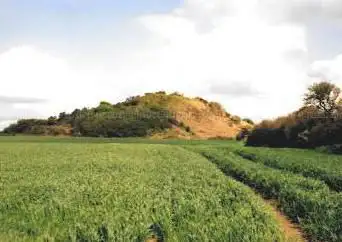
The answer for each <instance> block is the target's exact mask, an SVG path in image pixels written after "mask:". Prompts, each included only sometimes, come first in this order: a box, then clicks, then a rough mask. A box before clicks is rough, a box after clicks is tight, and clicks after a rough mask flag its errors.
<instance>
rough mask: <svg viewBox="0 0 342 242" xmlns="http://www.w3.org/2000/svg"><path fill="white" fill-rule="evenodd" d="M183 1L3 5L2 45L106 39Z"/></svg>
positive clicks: (42, 0)
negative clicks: (125, 25)
mask: <svg viewBox="0 0 342 242" xmlns="http://www.w3.org/2000/svg"><path fill="white" fill-rule="evenodd" d="M178 6H180V0H144V1H137V0H125V1H122V0H112V1H111V0H96V1H95V0H83V1H80V0H58V1H56V0H32V1H26V0H11V1H2V2H1V3H0V39H1V42H2V46H1V47H4V46H10V45H13V44H18V45H19V44H27V43H28V42H30V43H32V44H35V43H41V42H44V41H50V42H63V41H74V40H77V41H78V40H79V39H80V38H92V37H94V36H96V35H102V36H103V37H105V36H106V34H109V33H108V32H115V31H119V30H120V28H122V23H124V22H126V21H127V20H129V19H131V18H133V17H134V16H139V15H142V14H151V13H160V12H166V11H170V10H171V9H173V8H176V7H178Z"/></svg>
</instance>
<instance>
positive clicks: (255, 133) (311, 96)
mask: <svg viewBox="0 0 342 242" xmlns="http://www.w3.org/2000/svg"><path fill="white" fill-rule="evenodd" d="M245 136H247V140H246V145H247V146H268V147H293V148H315V147H320V146H327V147H332V149H336V150H339V149H340V145H339V144H342V101H341V89H340V88H339V87H337V86H336V85H335V84H333V83H331V82H328V81H322V82H318V83H314V84H313V85H311V86H310V87H309V88H308V90H307V92H306V93H305V94H304V96H303V106H302V108H300V109H299V110H297V111H295V112H293V113H291V114H289V115H287V116H283V117H279V118H277V119H275V120H264V121H262V122H261V123H259V124H258V125H256V127H255V128H254V129H253V130H252V131H251V132H250V133H248V134H245Z"/></svg>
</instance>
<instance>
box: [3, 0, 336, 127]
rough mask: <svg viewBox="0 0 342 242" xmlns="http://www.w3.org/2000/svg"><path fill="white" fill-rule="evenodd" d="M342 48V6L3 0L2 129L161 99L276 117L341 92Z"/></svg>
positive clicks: (230, 0) (261, 0) (284, 0)
mask: <svg viewBox="0 0 342 242" xmlns="http://www.w3.org/2000/svg"><path fill="white" fill-rule="evenodd" d="M272 3H273V4H272ZM274 3H276V4H274ZM341 43H342V1H340V0H329V1H327V0H315V1H303V0H292V1H288V0H277V1H276V2H275V1H273V0H243V1H242V0H210V1H209V0H208V1H205V0H111V1H110V0H30V1H28V0H4V1H0V85H1V88H0V109H1V110H2V113H1V114H0V128H1V127H2V126H3V125H4V124H2V123H3V122H5V123H8V122H11V121H13V120H16V119H18V118H26V117H47V116H50V115H55V114H58V113H59V112H62V111H71V110H73V109H74V108H80V107H84V106H87V107H90V106H94V105H97V103H98V102H99V101H101V100H107V101H110V102H117V101H121V100H123V99H125V98H126V97H127V96H130V95H139V94H142V93H144V92H151V91H158V90H165V91H168V92H173V91H179V92H183V93H184V94H186V95H189V96H201V97H203V98H206V99H209V100H212V101H217V102H220V103H222V104H223V105H224V107H226V109H227V111H228V112H230V113H233V114H237V115H240V116H242V117H248V118H252V119H255V120H261V119H264V118H273V117H277V116H279V115H284V114H287V113H288V112H291V111H293V110H295V109H297V108H299V107H300V106H301V104H302V103H301V102H302V94H303V92H304V91H305V89H306V88H307V86H308V85H309V84H311V83H312V82H314V81H317V80H320V79H329V80H332V81H334V82H335V83H337V84H338V85H341V86H342V44H341ZM279 90H281V91H279ZM9 100H10V101H9ZM24 100H26V101H27V102H24ZM30 100H31V101H30ZM266 107H267V108H266Z"/></svg>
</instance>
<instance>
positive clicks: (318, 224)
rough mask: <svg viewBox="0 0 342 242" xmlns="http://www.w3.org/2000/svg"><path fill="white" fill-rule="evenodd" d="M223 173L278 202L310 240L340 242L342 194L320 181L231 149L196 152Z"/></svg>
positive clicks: (341, 233)
mask: <svg viewBox="0 0 342 242" xmlns="http://www.w3.org/2000/svg"><path fill="white" fill-rule="evenodd" d="M198 152H201V153H202V154H203V155H204V156H205V157H207V158H208V159H209V160H211V161H212V162H214V163H215V164H217V166H218V167H219V168H220V169H221V170H222V171H223V172H225V173H226V174H228V175H230V176H233V177H234V178H236V179H237V180H239V181H242V182H243V183H245V184H247V185H249V186H251V187H253V188H254V189H256V190H257V191H259V192H261V193H262V194H263V195H264V196H265V197H267V198H272V199H277V201H278V202H279V205H280V207H281V209H282V210H283V211H284V212H285V213H286V214H287V215H288V216H289V217H290V218H291V219H292V220H294V221H296V222H297V223H299V224H300V225H301V227H302V228H303V229H304V231H305V232H306V234H307V235H308V236H309V237H310V238H311V239H312V240H313V241H341V240H342V227H341V224H342V217H341V213H342V194H339V193H334V192H331V191H330V189H329V187H328V186H326V184H324V183H323V182H321V181H319V180H314V179H311V178H305V177H303V176H300V175H297V174H293V173H290V172H286V171H281V170H277V169H273V168H270V167H267V166H264V165H263V164H258V163H254V162H252V161H248V160H245V159H243V158H241V157H239V156H237V155H234V154H233V153H232V152H231V150H230V149H222V148H221V149H214V148H212V149H204V150H199V151H198Z"/></svg>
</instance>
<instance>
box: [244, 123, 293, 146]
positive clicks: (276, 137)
mask: <svg viewBox="0 0 342 242" xmlns="http://www.w3.org/2000/svg"><path fill="white" fill-rule="evenodd" d="M246 145H247V146H268V147H284V146H287V145H288V140H287V137H286V134H285V129H284V128H279V129H271V128H264V129H255V130H253V131H252V132H251V133H250V134H249V135H248V139H247V142H246Z"/></svg>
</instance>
